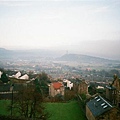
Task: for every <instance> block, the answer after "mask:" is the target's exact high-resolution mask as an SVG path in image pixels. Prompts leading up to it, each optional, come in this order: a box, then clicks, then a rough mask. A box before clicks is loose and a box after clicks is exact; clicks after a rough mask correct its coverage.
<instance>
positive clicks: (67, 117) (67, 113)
mask: <svg viewBox="0 0 120 120" xmlns="http://www.w3.org/2000/svg"><path fill="white" fill-rule="evenodd" d="M46 109H47V111H48V113H49V114H50V115H51V116H50V118H49V120H86V117H85V116H84V114H83V112H82V111H81V109H80V107H79V105H78V103H77V101H71V102H68V103H47V104H46Z"/></svg>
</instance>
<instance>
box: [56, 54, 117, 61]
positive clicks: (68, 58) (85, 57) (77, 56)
mask: <svg viewBox="0 0 120 120" xmlns="http://www.w3.org/2000/svg"><path fill="white" fill-rule="evenodd" d="M57 60H58V61H71V62H74V61H76V62H82V63H103V62H104V63H105V62H115V61H114V60H109V59H105V58H100V57H93V56H88V55H82V54H65V55H63V56H61V57H59V58H57Z"/></svg>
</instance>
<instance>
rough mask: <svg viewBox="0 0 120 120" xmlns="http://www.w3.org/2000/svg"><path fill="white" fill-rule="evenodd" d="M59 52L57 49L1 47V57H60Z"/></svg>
mask: <svg viewBox="0 0 120 120" xmlns="http://www.w3.org/2000/svg"><path fill="white" fill-rule="evenodd" d="M58 56H59V54H58V53H57V52H56V51H50V50H42V49H35V50H7V49H4V48H0V59H25V60H31V59H40V58H54V57H58Z"/></svg>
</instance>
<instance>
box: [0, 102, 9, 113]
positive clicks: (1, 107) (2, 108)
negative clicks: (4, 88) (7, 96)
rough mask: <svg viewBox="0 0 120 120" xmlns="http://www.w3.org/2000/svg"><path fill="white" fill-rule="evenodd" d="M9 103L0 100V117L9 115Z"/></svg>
mask: <svg viewBox="0 0 120 120" xmlns="http://www.w3.org/2000/svg"><path fill="white" fill-rule="evenodd" d="M10 103H11V101H10V100H0V115H10V111H8V106H9V105H10Z"/></svg>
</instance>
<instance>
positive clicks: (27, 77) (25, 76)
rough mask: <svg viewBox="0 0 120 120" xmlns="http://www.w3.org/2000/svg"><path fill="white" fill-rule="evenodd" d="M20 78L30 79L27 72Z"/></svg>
mask: <svg viewBox="0 0 120 120" xmlns="http://www.w3.org/2000/svg"><path fill="white" fill-rule="evenodd" d="M19 79H22V80H28V79H29V76H28V75H27V74H25V75H23V76H21V77H20V78H19Z"/></svg>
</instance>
